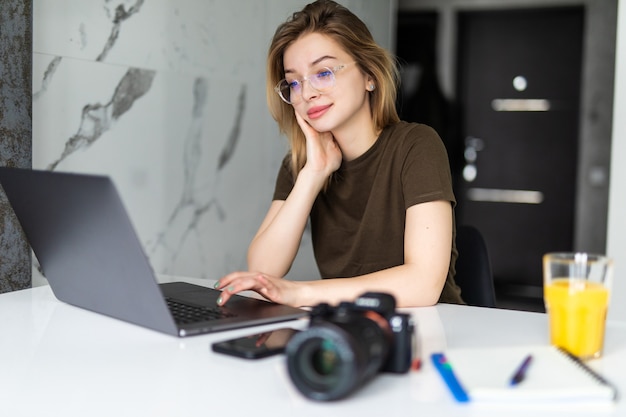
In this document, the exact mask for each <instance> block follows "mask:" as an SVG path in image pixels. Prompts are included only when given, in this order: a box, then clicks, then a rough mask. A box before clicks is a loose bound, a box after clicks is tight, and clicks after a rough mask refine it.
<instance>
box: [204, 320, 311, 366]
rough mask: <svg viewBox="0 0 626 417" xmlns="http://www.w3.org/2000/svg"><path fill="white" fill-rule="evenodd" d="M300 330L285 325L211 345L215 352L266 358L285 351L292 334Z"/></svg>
mask: <svg viewBox="0 0 626 417" xmlns="http://www.w3.org/2000/svg"><path fill="white" fill-rule="evenodd" d="M298 331H299V330H296V329H292V328H288V327H285V328H282V329H277V330H272V331H268V332H265V333H256V334H251V335H249V336H243V337H238V338H236V339H230V340H224V341H223V342H216V343H213V344H212V345H211V347H212V349H213V351H214V352H218V353H225V354H227V355H233V356H237V357H240V358H246V359H259V358H265V357H267V356H272V355H277V354H280V353H283V352H284V351H285V346H286V345H287V342H289V339H291V336H293V335H294V334H296V333H297V332H298Z"/></svg>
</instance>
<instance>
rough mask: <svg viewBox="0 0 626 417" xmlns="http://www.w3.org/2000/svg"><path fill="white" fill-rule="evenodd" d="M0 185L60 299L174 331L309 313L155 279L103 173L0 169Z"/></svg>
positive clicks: (233, 325)
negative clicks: (225, 297)
mask: <svg viewBox="0 0 626 417" xmlns="http://www.w3.org/2000/svg"><path fill="white" fill-rule="evenodd" d="M0 185H2V188H3V189H4V191H5V194H6V196H7V198H8V200H9V203H10V204H11V206H12V207H13V211H14V212H15V214H16V215H17V218H18V220H19V222H20V224H21V226H22V229H23V230H24V233H25V235H26V238H27V239H28V241H29V243H30V245H31V247H32V249H33V252H34V253H35V256H36V257H37V259H38V260H39V264H40V265H41V268H42V270H43V273H44V275H45V277H46V278H47V280H48V283H49V285H50V287H51V289H52V292H53V293H54V295H55V297H56V298H58V299H59V300H60V301H63V302H65V303H68V304H71V305H74V306H77V307H80V308H83V309H86V310H90V311H94V312H96V313H100V314H104V315H107V316H110V317H114V318H117V319H120V320H123V321H126V322H129V323H134V324H136V325H139V326H143V327H146V328H149V329H152V330H156V331H159V332H163V333H167V334H170V335H173V336H178V337H185V336H191V335H197V334H205V333H211V332H218V331H223V330H230V329H235V328H241V327H249V326H255V325H261V324H268V323H275V322H281V321H287V320H294V319H297V318H300V317H303V316H306V315H307V312H306V311H305V310H302V309H298V308H293V307H289V306H284V305H280V304H276V303H271V302H268V301H264V300H260V299H255V298H250V297H244V296H239V295H238V296H234V297H232V298H231V299H229V300H228V302H227V303H226V305H224V306H223V307H219V306H217V304H216V300H217V298H218V297H219V295H220V291H218V290H215V289H213V288H207V287H203V286H200V285H193V284H189V283H185V282H173V283H164V284H159V283H158V282H157V280H156V277H155V275H154V271H153V269H152V267H151V266H150V263H149V261H148V258H147V256H146V254H145V252H144V250H143V246H142V244H141V243H140V241H139V239H138V237H137V234H136V233H135V230H134V228H133V226H132V224H131V221H130V218H129V216H128V214H127V212H126V209H125V208H124V205H123V203H122V201H121V199H120V196H119V194H118V192H117V190H116V187H115V185H114V184H113V182H112V181H111V179H110V178H109V177H106V176H94V175H82V174H70V173H59V172H52V171H37V170H31V169H18V168H2V167H0ZM180 310H182V313H181V312H180Z"/></svg>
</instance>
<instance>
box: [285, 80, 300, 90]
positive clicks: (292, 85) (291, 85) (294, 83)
mask: <svg viewBox="0 0 626 417" xmlns="http://www.w3.org/2000/svg"><path fill="white" fill-rule="evenodd" d="M287 85H288V86H289V88H290V89H292V90H295V89H297V88H298V87H300V82H298V80H293V81H288V82H287Z"/></svg>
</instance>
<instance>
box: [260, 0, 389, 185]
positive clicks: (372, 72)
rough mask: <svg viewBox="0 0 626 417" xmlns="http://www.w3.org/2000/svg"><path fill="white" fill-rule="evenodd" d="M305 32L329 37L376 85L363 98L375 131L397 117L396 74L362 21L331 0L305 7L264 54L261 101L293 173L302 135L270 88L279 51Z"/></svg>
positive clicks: (280, 72)
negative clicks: (366, 98) (281, 137)
mask: <svg viewBox="0 0 626 417" xmlns="http://www.w3.org/2000/svg"><path fill="white" fill-rule="evenodd" d="M310 33H320V34H323V35H326V36H328V37H330V38H331V39H333V40H334V41H335V42H337V43H338V44H339V45H340V46H341V47H342V48H343V50H344V51H345V52H346V53H348V54H349V55H350V56H352V58H353V59H354V62H355V63H356V65H357V66H358V67H359V69H360V70H361V71H362V72H363V73H364V74H367V75H368V76H370V77H371V78H372V80H373V81H374V85H375V86H376V89H375V90H374V91H372V92H370V96H369V97H370V98H369V100H370V109H371V112H372V120H373V122H374V127H375V129H376V130H377V131H379V130H382V129H383V128H384V127H385V126H387V125H389V124H391V123H395V122H398V121H399V120H400V119H399V117H398V113H397V110H396V104H395V103H396V94H397V86H398V80H399V72H398V68H397V65H396V62H395V60H394V58H393V57H392V56H391V54H390V53H389V52H388V51H387V50H385V49H384V48H382V47H381V46H379V45H378V44H377V43H376V42H375V41H374V38H373V37H372V34H371V33H370V31H369V29H368V28H367V26H366V25H365V23H363V22H362V21H361V20H360V19H359V18H358V17H357V16H355V15H354V14H353V13H352V12H351V11H350V10H348V9H347V8H345V7H343V6H341V5H339V4H337V3H335V2H334V1H331V0H318V1H315V2H313V3H310V4H308V5H306V6H305V7H304V8H303V9H302V10H301V11H299V12H295V13H294V14H293V15H292V16H291V17H290V18H289V19H288V20H287V21H286V22H285V23H283V24H281V25H280V26H279V27H278V28H277V29H276V33H275V34H274V37H273V39H272V43H271V44H270V47H269V52H268V56H267V80H266V89H267V104H268V107H269V110H270V113H271V114H272V117H273V118H274V120H276V122H277V123H278V127H279V129H280V132H281V133H283V134H284V135H285V136H287V139H288V140H289V147H290V150H291V169H292V172H293V174H294V177H295V176H296V175H297V174H298V172H300V170H301V169H302V167H303V166H304V164H305V163H306V143H305V137H304V133H303V132H302V130H301V129H300V126H299V125H298V122H297V121H296V118H295V115H294V110H293V107H292V106H291V105H289V104H287V103H285V102H284V101H282V100H281V99H280V97H279V96H278V94H276V92H275V91H274V87H275V86H276V84H278V82H279V81H280V80H282V79H283V78H284V77H285V74H284V64H283V55H284V53H285V50H286V49H287V48H288V47H289V45H291V44H292V43H293V42H295V41H296V40H297V39H298V38H300V37H301V36H303V35H306V34H310Z"/></svg>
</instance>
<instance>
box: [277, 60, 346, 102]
mask: <svg viewBox="0 0 626 417" xmlns="http://www.w3.org/2000/svg"><path fill="white" fill-rule="evenodd" d="M352 64H354V62H348V63H346V64H340V65H337V66H334V67H322V68H321V69H327V70H329V71H330V73H331V74H332V75H333V85H332V86H331V87H330V89H332V88H334V87H335V83H336V81H337V78H336V77H335V73H336V72H339V71H341V70H342V69H344V68H345V67H347V66H348V65H352ZM318 74H319V72H318ZM314 75H317V74H314ZM309 77H310V75H308V74H307V75H306V76H304V77H302V78H301V79H299V80H298V79H295V80H293V81H297V82H298V83H299V84H300V87H301V90H300V97H302V94H303V92H304V90H302V88H304V82H305V81H309ZM293 81H292V82H293ZM283 82H286V83H287V85H289V82H288V81H287V78H283V79H281V80H280V81H279V82H278V83H277V84H276V85H275V86H274V91H275V92H276V94H278V97H280V99H281V100H282V101H284V102H285V103H287V104H289V105H293V104H294V102H293V101H291V102H290V101H287V99H286V98H285V97H283V94H282V92H281V89H280V85H281V84H282V83H283ZM309 86H310V87H311V88H312V89H313V90H315V91H317V92H318V93H320V94H324V93H325V92H324V91H320V90H318V89H317V88H315V86H313V84H311V82H310V81H309ZM289 88H291V87H289ZM296 104H297V103H296Z"/></svg>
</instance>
